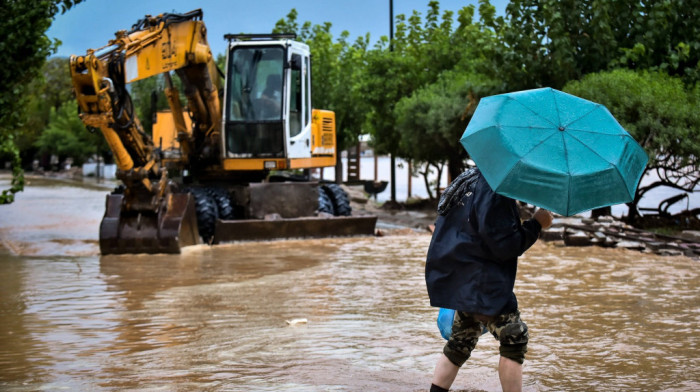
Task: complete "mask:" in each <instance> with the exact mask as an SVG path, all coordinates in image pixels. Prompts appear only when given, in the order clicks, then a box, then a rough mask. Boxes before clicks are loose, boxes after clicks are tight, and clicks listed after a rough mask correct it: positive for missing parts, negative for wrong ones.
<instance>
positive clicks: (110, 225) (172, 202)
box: [100, 193, 199, 255]
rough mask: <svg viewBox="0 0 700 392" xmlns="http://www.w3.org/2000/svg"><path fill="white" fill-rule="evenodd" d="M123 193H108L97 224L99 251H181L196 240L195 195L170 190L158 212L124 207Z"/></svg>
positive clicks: (111, 252) (114, 252)
mask: <svg viewBox="0 0 700 392" xmlns="http://www.w3.org/2000/svg"><path fill="white" fill-rule="evenodd" d="M123 199H124V195H122V194H116V193H113V194H110V195H107V208H106V211H105V215H104V218H102V224H101V225H100V251H101V252H102V254H103V255H105V254H122V253H180V248H182V247H184V246H188V245H195V244H197V243H198V242H199V234H198V232H197V218H196V213H195V206H194V198H193V197H192V195H190V194H189V193H170V194H168V195H167V196H166V197H165V198H164V200H163V205H162V206H161V208H160V209H159V210H158V212H157V213H153V212H135V211H126V210H124V209H123V208H122V207H123Z"/></svg>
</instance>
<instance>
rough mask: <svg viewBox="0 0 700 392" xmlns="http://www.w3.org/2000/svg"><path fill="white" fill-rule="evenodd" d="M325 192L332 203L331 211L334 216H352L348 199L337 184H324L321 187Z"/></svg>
mask: <svg viewBox="0 0 700 392" xmlns="http://www.w3.org/2000/svg"><path fill="white" fill-rule="evenodd" d="M322 188H323V189H325V190H326V192H327V193H328V195H329V196H330V198H331V201H332V202H333V210H334V212H335V213H334V214H333V215H335V216H350V215H352V207H350V199H349V198H348V194H347V193H345V191H344V190H343V188H341V187H340V185H338V184H325V185H323V186H322Z"/></svg>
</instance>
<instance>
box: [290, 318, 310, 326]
mask: <svg viewBox="0 0 700 392" xmlns="http://www.w3.org/2000/svg"><path fill="white" fill-rule="evenodd" d="M284 321H286V322H287V324H288V325H290V326H292V325H297V324H306V323H308V322H309V320H307V319H305V318H295V319H291V320H284Z"/></svg>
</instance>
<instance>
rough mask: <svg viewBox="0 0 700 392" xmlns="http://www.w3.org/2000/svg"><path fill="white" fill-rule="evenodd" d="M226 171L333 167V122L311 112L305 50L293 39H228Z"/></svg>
mask: <svg viewBox="0 0 700 392" xmlns="http://www.w3.org/2000/svg"><path fill="white" fill-rule="evenodd" d="M225 38H226V39H228V41H229V46H228V52H227V66H226V84H225V87H224V88H225V93H224V108H223V123H224V124H223V128H222V138H223V145H224V167H225V168H226V169H227V170H275V169H294V168H310V167H323V166H333V165H334V164H335V153H336V151H335V118H334V116H333V113H332V112H329V111H322V110H312V108H311V69H310V61H309V57H310V52H309V47H308V46H307V45H305V44H303V43H300V42H297V41H294V36H293V35H284V34H244V35H226V36H225Z"/></svg>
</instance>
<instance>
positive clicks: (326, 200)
mask: <svg viewBox="0 0 700 392" xmlns="http://www.w3.org/2000/svg"><path fill="white" fill-rule="evenodd" d="M318 212H325V213H327V214H331V215H335V211H334V209H333V200H331V197H330V196H329V195H328V192H327V191H326V189H325V188H323V187H318Z"/></svg>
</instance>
